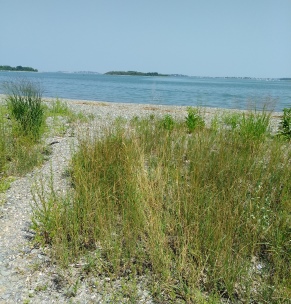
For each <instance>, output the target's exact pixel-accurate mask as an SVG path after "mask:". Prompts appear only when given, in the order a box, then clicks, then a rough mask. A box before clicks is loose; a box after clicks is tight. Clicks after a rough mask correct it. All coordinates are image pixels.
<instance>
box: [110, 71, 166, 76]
mask: <svg viewBox="0 0 291 304" xmlns="http://www.w3.org/2000/svg"><path fill="white" fill-rule="evenodd" d="M105 75H130V76H169V75H167V74H159V73H157V72H150V73H142V72H136V71H110V72H107V73H105Z"/></svg>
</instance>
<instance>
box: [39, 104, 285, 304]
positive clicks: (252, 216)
mask: <svg viewBox="0 0 291 304" xmlns="http://www.w3.org/2000/svg"><path fill="white" fill-rule="evenodd" d="M287 112H288V111H284V118H283V121H282V128H283V129H282V130H284V134H285V133H286V132H285V131H286V127H285V123H284V120H288V113H287ZM286 113H287V114H286ZM269 122H270V115H269V113H268V112H256V111H254V112H249V113H245V114H243V115H241V116H238V115H236V114H228V115H224V116H223V117H222V118H221V119H218V118H215V120H213V122H212V123H211V128H206V127H205V123H204V120H203V118H202V116H201V113H200V112H199V110H197V109H191V108H189V109H188V115H187V117H186V118H185V121H177V120H175V119H174V118H173V117H172V116H170V115H166V116H165V117H163V118H157V117H155V116H150V117H148V118H138V117H136V118H134V119H132V120H131V121H124V120H122V119H118V120H117V121H116V123H115V124H113V125H112V126H111V127H109V128H107V129H104V132H103V134H102V136H100V135H99V136H96V137H93V138H92V136H85V135H84V134H83V136H82V137H80V138H79V145H78V149H77V152H76V154H75V155H74V156H73V158H72V161H71V165H70V169H69V173H70V178H71V183H72V188H73V191H70V192H69V193H67V195H65V196H64V197H60V196H59V195H57V194H56V193H55V192H54V189H53V187H51V193H50V195H49V196H47V195H45V194H44V193H42V192H41V190H39V191H38V198H37V199H36V201H37V203H36V204H35V206H34V215H33V222H34V229H35V231H36V235H37V240H38V241H39V242H41V243H42V244H48V245H50V246H51V248H52V254H53V256H54V257H55V259H56V260H58V261H59V262H60V263H61V264H62V265H64V266H67V265H68V264H69V263H71V262H72V261H74V260H76V259H78V258H80V257H82V256H84V255H88V256H90V259H89V261H90V262H88V264H86V265H87V266H86V272H87V273H88V272H90V271H91V272H94V271H96V267H97V266H96V265H98V271H99V273H98V274H100V272H101V273H104V274H106V275H107V276H110V277H111V278H113V279H117V278H120V277H124V278H126V277H131V278H132V277H134V278H139V277H146V278H147V280H146V281H147V282H148V286H147V288H148V289H149V290H150V292H151V294H152V295H153V297H154V298H155V300H156V301H157V302H159V303H165V302H167V303H179V302H180V303H182V302H188V303H196V302H198V303H206V302H208V303H219V302H220V301H222V300H224V301H231V302H234V303H236V302H241V303H287V301H288V299H289V300H290V298H291V288H290V286H291V275H290V273H291V269H290V265H291V244H290V240H291V230H290V222H291V216H290V208H291V184H290V180H291V171H290V170H289V168H290V159H291V148H290V143H289V142H288V141H285V140H283V138H282V137H281V136H272V135H271V134H270V130H269ZM289 127H290V125H289Z"/></svg>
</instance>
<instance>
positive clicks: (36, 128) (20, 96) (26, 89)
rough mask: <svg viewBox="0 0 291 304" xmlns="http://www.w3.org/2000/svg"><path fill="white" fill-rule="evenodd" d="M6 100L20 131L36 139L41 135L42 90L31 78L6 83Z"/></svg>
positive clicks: (42, 121) (42, 115) (42, 113)
mask: <svg viewBox="0 0 291 304" xmlns="http://www.w3.org/2000/svg"><path fill="white" fill-rule="evenodd" d="M4 89H5V93H6V95H7V96H6V102H7V106H8V109H9V111H10V113H11V116H12V117H13V118H14V119H15V120H16V121H17V123H18V126H19V128H20V132H22V133H23V135H25V136H29V137H31V138H33V139H34V140H38V139H39V138H40V136H41V131H42V126H43V125H44V107H43V103H42V90H41V88H40V87H39V85H37V84H36V83H33V82H31V81H29V80H21V81H11V82H6V83H4Z"/></svg>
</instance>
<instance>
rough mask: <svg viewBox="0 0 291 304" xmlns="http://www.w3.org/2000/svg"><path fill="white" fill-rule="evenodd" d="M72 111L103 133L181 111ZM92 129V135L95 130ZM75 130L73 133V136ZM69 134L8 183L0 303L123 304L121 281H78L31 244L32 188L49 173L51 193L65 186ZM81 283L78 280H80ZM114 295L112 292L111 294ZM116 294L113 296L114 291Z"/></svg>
mask: <svg viewBox="0 0 291 304" xmlns="http://www.w3.org/2000/svg"><path fill="white" fill-rule="evenodd" d="M68 104H69V105H70V107H71V108H72V109H74V110H77V111H82V112H84V113H88V114H93V115H94V116H95V118H96V119H95V120H94V122H93V123H91V124H90V125H85V126H82V128H81V129H82V130H84V128H86V129H91V130H93V129H94V132H98V128H102V127H103V126H104V125H106V124H108V123H109V122H110V120H112V119H114V118H116V117H118V116H122V117H124V118H132V117H133V116H135V115H138V116H140V115H149V114H152V113H153V114H157V115H165V114H171V115H173V116H175V117H179V118H183V117H185V114H186V108H185V107H167V106H156V105H132V104H115V103H105V102H95V103H94V104H92V103H90V102H87V101H68ZM215 112H216V113H217V110H215V109H205V113H204V115H205V118H206V121H207V122H208V123H209V121H210V118H211V117H213V114H214V113H215ZM280 115H281V113H274V115H273V116H274V118H273V120H272V125H273V127H274V128H275V129H276V128H277V125H278V119H279V117H280ZM96 130H97V131H96ZM78 132H80V131H79V129H76V130H75V132H74V134H75V135H77V134H78ZM72 133H73V132H68V133H67V134H66V135H65V136H64V137H51V138H48V139H47V140H46V141H47V144H50V143H52V142H55V144H53V145H51V147H52V150H53V151H52V154H51V156H50V160H49V161H47V162H45V163H44V165H43V166H42V167H40V168H36V169H34V170H33V171H32V172H30V173H29V174H27V175H26V176H24V177H21V178H19V179H17V180H16V181H14V182H13V183H12V184H11V188H10V189H9V190H8V191H7V192H6V199H5V203H4V204H2V205H1V204H0V228H1V229H0V303H1V304H2V303H68V302H69V303H122V302H123V303H126V302H130V301H129V298H122V296H121V294H122V292H121V293H118V290H120V289H121V285H122V284H121V282H120V281H117V280H116V281H114V282H111V281H110V278H106V277H98V278H96V277H95V278H94V277H90V276H88V277H82V273H81V270H80V267H79V265H78V264H76V265H72V266H71V267H70V268H69V269H68V270H66V271H64V270H62V269H59V268H58V267H57V266H56V265H55V264H54V263H52V262H51V260H50V258H49V255H48V254H46V252H47V250H48V249H46V248H35V247H33V243H32V242H31V240H32V239H33V237H34V234H33V232H32V230H31V228H30V226H31V204H32V203H33V197H32V191H31V188H32V186H34V185H37V184H39V182H40V181H41V180H49V179H50V176H51V172H53V181H54V184H55V190H57V191H59V192H60V193H61V192H64V191H65V190H66V188H67V187H68V184H67V180H66V178H65V175H64V172H65V170H66V168H67V166H68V161H69V159H70V157H71V151H72V146H76V137H72V136H71V134H72ZM80 278H81V279H80ZM142 286H143V279H141V280H140V281H139V282H137V298H138V299H139V300H138V302H139V303H153V302H152V299H151V297H150V296H149V293H148V292H147V291H146V290H145V289H144V288H143V287H142ZM113 290H114V291H113ZM116 291H117V292H116Z"/></svg>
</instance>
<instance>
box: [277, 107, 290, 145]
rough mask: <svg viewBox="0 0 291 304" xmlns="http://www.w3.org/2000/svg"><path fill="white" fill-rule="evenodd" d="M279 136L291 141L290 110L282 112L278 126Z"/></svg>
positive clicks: (286, 109)
mask: <svg viewBox="0 0 291 304" xmlns="http://www.w3.org/2000/svg"><path fill="white" fill-rule="evenodd" d="M279 135H281V136H283V137H284V138H286V139H289V140H290V139H291V108H285V109H284V110H283V117H282V119H281V122H280V126H279Z"/></svg>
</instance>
